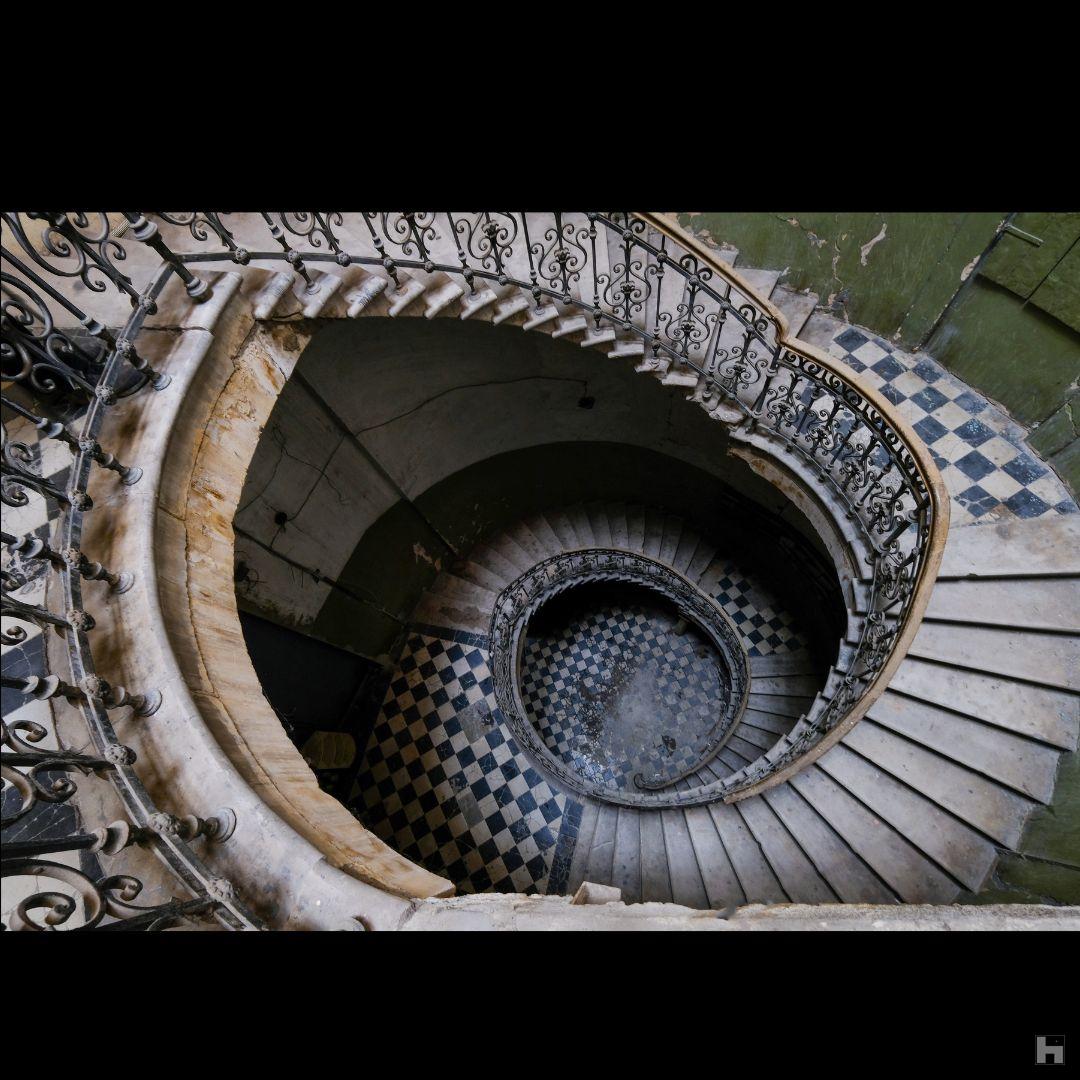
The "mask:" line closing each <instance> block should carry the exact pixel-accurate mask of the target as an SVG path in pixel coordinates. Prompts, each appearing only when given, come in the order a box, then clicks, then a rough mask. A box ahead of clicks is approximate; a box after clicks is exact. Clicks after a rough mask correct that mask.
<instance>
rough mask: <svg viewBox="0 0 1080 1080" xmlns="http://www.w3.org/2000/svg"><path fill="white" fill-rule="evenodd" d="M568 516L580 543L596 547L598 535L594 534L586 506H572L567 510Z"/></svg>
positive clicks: (584, 545)
mask: <svg viewBox="0 0 1080 1080" xmlns="http://www.w3.org/2000/svg"><path fill="white" fill-rule="evenodd" d="M566 516H567V518H568V519H569V520H570V524H571V525H573V527H574V532H575V534H576V535H577V538H578V543H579V544H580V545H581V546H582V547H596V537H595V536H594V535H593V531H592V525H591V524H590V523H589V515H588V514H587V513H586V512H585V507H584V506H581V505H580V504H578V505H576V506H570V507H568V508H567V510H566Z"/></svg>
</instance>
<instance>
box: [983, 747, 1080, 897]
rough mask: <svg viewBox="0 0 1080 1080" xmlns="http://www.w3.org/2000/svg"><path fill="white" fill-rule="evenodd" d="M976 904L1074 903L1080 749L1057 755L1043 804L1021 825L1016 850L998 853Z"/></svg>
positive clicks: (1079, 865) (1079, 845)
mask: <svg viewBox="0 0 1080 1080" xmlns="http://www.w3.org/2000/svg"><path fill="white" fill-rule="evenodd" d="M963 899H964V900H965V901H966V902H968V903H977V904H1043V903H1058V904H1080V753H1078V752H1076V751H1074V752H1073V753H1071V754H1063V755H1062V757H1061V764H1060V765H1059V766H1058V778H1057V786H1056V787H1055V788H1054V799H1053V802H1051V803H1050V805H1049V806H1043V807H1040V808H1039V809H1038V810H1036V811H1035V812H1034V813H1033V814H1032V815H1031V819H1030V821H1029V822H1028V826H1027V828H1026V829H1025V830H1024V836H1023V839H1022V841H1021V843H1020V851H1019V852H1018V853H1015V854H1013V853H1009V854H1006V855H1002V856H1001V858H1000V859H999V860H998V865H997V868H996V870H995V873H994V879H993V880H992V881H991V882H990V884H989V885H988V886H987V887H986V888H985V889H983V891H982V892H980V893H979V894H978V896H970V895H968V896H966V897H964V898H963Z"/></svg>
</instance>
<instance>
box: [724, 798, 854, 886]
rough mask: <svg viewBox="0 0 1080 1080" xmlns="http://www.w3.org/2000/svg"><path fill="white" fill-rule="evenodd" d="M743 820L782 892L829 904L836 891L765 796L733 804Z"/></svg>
mask: <svg viewBox="0 0 1080 1080" xmlns="http://www.w3.org/2000/svg"><path fill="white" fill-rule="evenodd" d="M735 808H736V809H737V810H738V811H739V813H740V814H741V815H742V819H743V821H745V822H746V825H747V827H748V828H749V829H750V831H751V832H752V833H753V834H754V838H755V839H756V840H757V842H758V844H760V845H761V850H762V852H763V853H764V855H765V857H766V858H767V859H768V860H769V865H770V866H771V867H772V869H773V873H774V874H776V877H777V879H778V880H779V882H780V884H781V886H782V887H783V889H784V892H785V893H787V895H788V896H792V897H796V896H797V897H798V898H799V902H800V903H812V904H832V903H835V902H836V899H837V897H836V894H835V893H834V892H833V891H832V889H830V888H829V886H828V884H827V883H826V881H825V880H824V879H823V878H822V876H821V875H820V874H819V873H818V871H817V868H816V867H815V866H814V864H813V863H812V862H811V861H810V859H808V858H807V856H806V853H805V852H804V851H803V850H802V848H800V847H799V845H798V843H797V842H796V841H795V840H794V839H793V838H792V835H791V833H790V832H789V831H788V830H787V829H786V828H785V827H784V823H783V820H782V818H779V817H777V815H776V813H775V811H774V810H773V809H772V807H771V806H770V805H769V804H768V803H767V802H766V801H765V800H764V799H745V800H743V801H742V802H738V803H736V804H735Z"/></svg>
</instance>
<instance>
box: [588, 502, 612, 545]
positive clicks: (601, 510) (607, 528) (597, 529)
mask: <svg viewBox="0 0 1080 1080" xmlns="http://www.w3.org/2000/svg"><path fill="white" fill-rule="evenodd" d="M585 513H586V515H587V516H588V518H589V526H590V528H591V529H592V534H593V536H594V537H595V538H596V544H597V546H598V547H611V522H610V521H609V520H608V516H607V510H606V508H605V507H604V504H603V503H599V502H591V503H587V504H586V506H585Z"/></svg>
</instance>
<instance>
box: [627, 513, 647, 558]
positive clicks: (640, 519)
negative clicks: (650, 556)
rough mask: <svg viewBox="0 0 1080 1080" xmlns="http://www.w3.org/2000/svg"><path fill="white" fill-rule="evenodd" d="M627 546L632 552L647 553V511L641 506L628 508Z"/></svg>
mask: <svg viewBox="0 0 1080 1080" xmlns="http://www.w3.org/2000/svg"><path fill="white" fill-rule="evenodd" d="M626 544H627V547H629V549H630V550H631V551H638V552H641V553H642V554H644V553H645V510H644V508H643V507H641V506H636V505H631V506H628V507H627V508H626Z"/></svg>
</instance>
